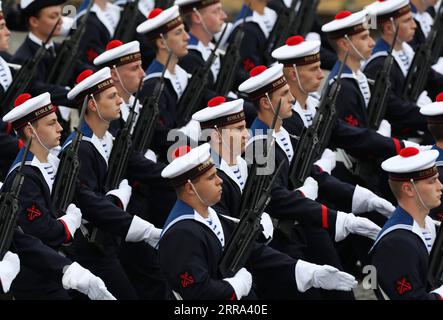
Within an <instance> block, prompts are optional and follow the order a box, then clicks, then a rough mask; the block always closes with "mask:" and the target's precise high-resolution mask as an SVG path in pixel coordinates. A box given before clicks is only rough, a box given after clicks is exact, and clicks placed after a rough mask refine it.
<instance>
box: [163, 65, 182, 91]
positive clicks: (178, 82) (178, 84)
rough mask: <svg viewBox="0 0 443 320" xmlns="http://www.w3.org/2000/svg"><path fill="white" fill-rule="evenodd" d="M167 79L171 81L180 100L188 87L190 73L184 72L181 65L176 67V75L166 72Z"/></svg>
mask: <svg viewBox="0 0 443 320" xmlns="http://www.w3.org/2000/svg"><path fill="white" fill-rule="evenodd" d="M165 78H167V79H169V81H171V84H172V87H173V88H174V91H175V93H176V94H177V97H178V99H180V97H181V96H182V94H183V92H184V91H185V89H186V86H187V85H188V73H187V72H186V71H185V70H183V69H182V68H181V67H180V66H179V65H176V66H175V75H174V74H172V73H170V72H169V70H166V72H165Z"/></svg>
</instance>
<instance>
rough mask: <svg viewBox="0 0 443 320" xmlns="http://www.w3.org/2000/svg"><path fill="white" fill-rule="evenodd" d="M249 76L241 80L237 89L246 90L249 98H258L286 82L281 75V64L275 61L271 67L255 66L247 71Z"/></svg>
mask: <svg viewBox="0 0 443 320" xmlns="http://www.w3.org/2000/svg"><path fill="white" fill-rule="evenodd" d="M249 75H250V76H251V77H250V78H249V79H248V80H246V81H245V82H243V83H242V84H241V85H240V86H239V87H238V90H239V91H242V92H246V93H247V94H248V95H249V98H250V99H251V100H255V101H256V100H258V99H260V98H261V97H263V96H265V95H266V93H267V94H271V93H272V92H274V91H276V90H278V89H280V88H281V87H283V86H284V85H285V84H286V83H287V82H286V78H285V77H284V75H283V65H282V64H281V63H277V64H276V65H274V66H273V67H271V68H267V67H266V66H257V67H255V68H254V69H252V70H251V72H250V73H249Z"/></svg>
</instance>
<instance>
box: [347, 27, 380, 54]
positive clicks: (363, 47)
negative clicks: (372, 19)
mask: <svg viewBox="0 0 443 320" xmlns="http://www.w3.org/2000/svg"><path fill="white" fill-rule="evenodd" d="M351 41H352V44H353V45H354V46H355V48H356V49H357V50H358V51H359V52H360V54H361V55H362V56H363V57H364V58H365V59H369V58H370V57H371V53H372V49H373V48H374V45H375V42H374V39H372V37H371V35H370V33H369V30H365V31H362V32H360V33H357V34H355V35H353V36H352V37H351ZM351 54H352V55H353V56H354V57H355V59H357V60H360V59H361V57H360V56H359V55H358V53H357V52H355V50H354V49H353V48H351Z"/></svg>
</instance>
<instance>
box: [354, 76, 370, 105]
mask: <svg viewBox="0 0 443 320" xmlns="http://www.w3.org/2000/svg"><path fill="white" fill-rule="evenodd" d="M355 77H356V79H357V82H358V87H359V88H360V92H361V94H362V95H363V98H364V99H365V106H366V107H367V106H368V104H369V100H371V90H370V89H369V83H368V78H366V75H365V74H364V73H363V72H361V71H360V70H358V71H357V74H356V75H355Z"/></svg>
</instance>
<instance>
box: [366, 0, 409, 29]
mask: <svg viewBox="0 0 443 320" xmlns="http://www.w3.org/2000/svg"><path fill="white" fill-rule="evenodd" d="M365 9H366V10H367V11H368V12H369V13H370V14H371V15H376V16H377V24H381V23H384V22H386V21H389V20H390V19H391V18H394V19H396V18H399V17H401V16H403V15H405V14H407V13H409V12H411V7H410V5H409V0H379V1H375V2H373V3H371V4H370V5H368V6H366V8H365Z"/></svg>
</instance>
